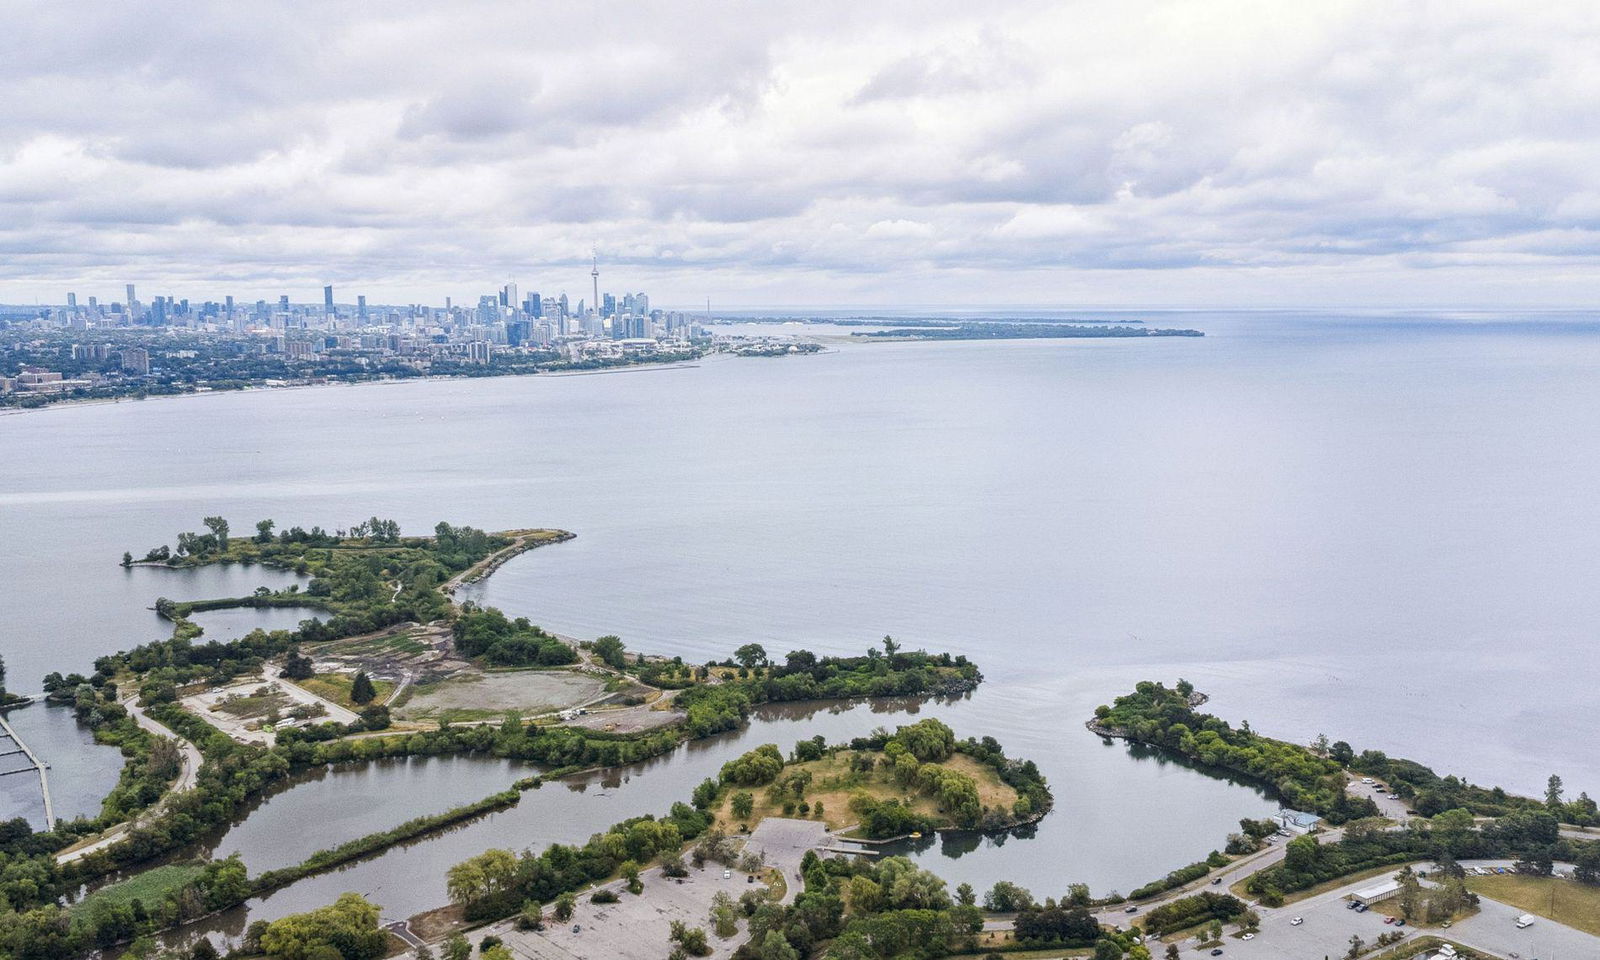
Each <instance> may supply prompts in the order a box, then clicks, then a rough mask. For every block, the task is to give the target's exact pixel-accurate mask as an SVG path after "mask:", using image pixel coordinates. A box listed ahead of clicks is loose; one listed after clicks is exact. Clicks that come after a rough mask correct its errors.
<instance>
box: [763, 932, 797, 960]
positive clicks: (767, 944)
mask: <svg viewBox="0 0 1600 960" xmlns="http://www.w3.org/2000/svg"><path fill="white" fill-rule="evenodd" d="M761 960H800V951H798V950H796V949H795V948H794V947H793V946H791V945H790V944H789V941H788V940H786V939H784V936H783V934H781V933H779V932H778V931H776V930H768V931H767V935H766V937H765V938H764V939H763V940H762V941H761Z"/></svg>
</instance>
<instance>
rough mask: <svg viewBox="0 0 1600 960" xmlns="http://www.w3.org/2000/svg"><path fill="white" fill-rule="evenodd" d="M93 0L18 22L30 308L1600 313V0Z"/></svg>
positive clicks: (19, 277)
mask: <svg viewBox="0 0 1600 960" xmlns="http://www.w3.org/2000/svg"><path fill="white" fill-rule="evenodd" d="M91 6H92V7H93V10H92V12H90V14H89V15H85V11H84V10H83V8H81V7H78V8H75V9H72V10H68V9H65V8H60V7H59V6H56V7H52V6H49V5H26V6H25V7H24V8H23V9H22V10H20V11H18V12H17V13H16V14H15V15H14V16H13V17H12V18H10V20H11V23H10V25H11V26H12V27H13V33H14V35H15V36H16V37H17V43H16V44H15V46H16V49H17V54H16V55H15V56H13V57H9V58H8V59H7V61H6V62H5V63H4V64H0V104H3V106H0V133H3V134H4V136H3V137H0V143H4V144H5V147H4V148H3V149H0V251H3V256H0V302H5V303H29V302H33V301H34V300H39V301H41V302H50V301H53V300H55V299H56V298H58V297H60V296H62V295H64V293H65V292H67V291H69V290H75V291H77V292H78V293H79V294H80V295H84V294H85V292H86V291H89V290H94V291H96V292H97V295H98V296H101V297H102V298H105V297H106V296H107V295H108V294H109V292H110V291H111V290H113V289H115V288H116V287H118V286H120V285H122V284H124V283H126V282H128V280H129V279H133V280H135V282H138V283H141V284H143V285H146V286H149V287H151V288H152V289H153V288H156V287H159V288H162V289H164V290H170V291H171V292H172V293H174V294H176V295H178V296H190V297H194V296H197V295H204V294H205V293H206V292H207V291H212V290H226V291H229V292H232V293H234V294H235V295H237V296H239V297H240V298H241V299H255V298H259V297H270V296H275V295H277V294H278V293H281V292H282V291H284V290H289V291H295V293H294V296H296V297H300V296H304V295H305V294H304V293H302V292H299V291H306V290H315V289H316V288H318V287H320V286H322V285H324V284H328V283H332V284H333V285H335V286H336V287H342V288H357V287H359V288H361V289H362V290H364V291H365V292H366V293H367V294H368V296H369V298H370V299H373V300H385V301H390V302H401V303H404V302H438V301H441V300H442V299H443V297H444V296H446V295H457V296H460V295H463V294H464V293H465V290H463V285H467V286H481V287H483V288H490V289H492V288H496V287H498V286H500V285H501V284H504V283H505V282H507V280H509V279H517V278H521V279H522V282H527V280H528V278H530V277H531V276H535V275H537V276H538V277H539V278H540V279H539V282H540V283H541V284H544V285H545V286H550V287H552V288H556V289H560V288H564V289H566V290H567V291H568V292H569V293H570V294H572V295H574V296H578V295H581V294H580V291H585V290H589V292H590V293H591V296H592V284H591V283H590V282H589V278H588V277H587V276H585V274H586V273H587V272H588V271H589V270H590V269H591V266H590V257H591V255H592V254H598V256H599V258H600V259H601V260H602V261H604V262H606V263H607V264H609V265H611V266H610V267H608V270H609V271H610V272H611V274H612V275H616V276H626V277H628V278H629V279H628V286H629V287H631V288H642V289H650V290H653V291H656V293H657V295H658V297H659V298H660V300H661V302H663V303H672V304H677V305H684V306H687V305H690V304H697V303H700V302H702V301H703V300H704V299H705V298H706V297H710V298H712V299H713V300H714V301H715V302H717V303H722V304H728V305H732V306H742V307H762V306H795V307H804V306H815V305H823V304H829V305H847V304H859V305H863V306H873V305H888V304H902V303H915V304H920V305H930V306H931V305H948V306H952V307H960V306H977V305H983V304H996V303H999V304H1006V305H1012V306H1019V307H1020V306H1059V307H1081V306H1118V305H1125V306H1149V305H1169V306H1194V307H1204V306H1316V305H1345V304H1350V305H1362V304H1372V305H1397V306H1425V305H1442V306H1456V305H1479V306H1495V305H1521V304H1534V305H1537V304H1550V305H1575V304H1583V303H1588V302H1592V301H1593V299H1594V298H1595V297H1597V296H1600V276H1597V271H1595V270H1594V269H1593V266H1594V263H1595V257H1596V254H1597V252H1600V247H1597V245H1596V242H1595V238H1596V219H1595V214H1596V211H1597V209H1600V207H1597V205H1596V199H1595V198H1596V197H1600V172H1596V171H1595V170H1594V169H1593V165H1592V164H1591V163H1590V162H1589V158H1590V157H1592V156H1593V155H1594V153H1595V150H1596V147H1597V146H1600V144H1597V142H1596V141H1597V140H1600V130H1597V129H1596V128H1595V126H1594V124H1593V123H1592V122H1591V115H1592V106H1591V105H1592V103H1593V101H1594V98H1595V94H1596V93H1597V92H1600V90H1597V87H1596V84H1597V81H1596V79H1595V77H1594V74H1593V71H1592V70H1590V69H1589V68H1588V66H1587V65H1588V63H1589V62H1590V59H1591V58H1590V57H1589V55H1588V53H1587V51H1588V50H1590V49H1592V46H1593V44H1594V43H1595V42H1596V41H1597V40H1600V11H1597V10H1596V9H1595V8H1594V7H1593V6H1592V5H1588V4H1583V3H1577V2H1557V3H1553V4H1548V5H1545V6H1544V7H1542V8H1541V10H1540V13H1539V15H1538V16H1537V17H1534V16H1530V15H1528V14H1527V13H1526V12H1524V11H1523V10H1522V9H1521V8H1519V7H1517V6H1515V5H1513V4H1510V3H1508V2H1479V3H1468V4H1452V5H1448V6H1445V7H1437V8H1435V7H1428V8H1421V7H1406V6H1402V7H1394V6H1392V5H1381V4H1375V3H1341V4H1328V5H1321V6H1317V7H1294V8H1290V7H1285V6H1284V5H1282V4H1270V3H1259V2H1245V0H1217V2H1211V3H1192V2H1176V0H1150V2H1144V3H1135V4H1131V5H1116V6H1115V7H1114V8H1113V7H1107V6H1100V5H1093V4H1048V3H1028V2H1016V3H1003V4H1001V5H999V6H997V7H993V8H989V7H986V8H984V9H982V10H979V11H974V10H973V9H971V8H970V6H969V5H961V4H947V3H928V4H918V5H916V7H915V9H914V10H912V9H911V8H907V7H904V6H900V5H892V4H891V5H884V6H874V5H868V6H862V5H850V4H842V3H840V4H832V3H824V4H822V5H820V6H818V5H811V6H808V7H807V9H806V10H804V11H800V10H780V9H762V10H759V11H754V10H751V9H749V8H746V7H740V6H733V5H727V4H720V3H703V4H699V5H697V6H695V7H693V8H687V9H686V8H684V7H680V6H674V7H673V8H671V9H666V8H661V9H657V8H648V7H633V6H619V7H615V8H611V9H608V10H604V11H600V12H599V13H598V14H597V13H596V12H594V11H590V10H584V9H570V10H569V9H544V8H528V7H523V6H519V5H509V4H497V3H491V2H485V0H480V2H469V3H466V4H464V5H462V6H460V7H459V8H456V9H453V10H452V11H451V12H449V13H448V14H445V13H442V12H440V11H438V10H435V9H433V8H429V7H426V6H407V5H393V6H389V7H385V8H382V9H379V10H373V9H371V8H365V9H360V8H351V7H337V6H335V7H328V6H326V5H320V6H319V5H297V4H288V5H273V6H272V7H271V8H270V9H260V10H248V11H241V10H239V9H238V8H237V6H236V5H229V4H198V5H186V6H184V7H183V8H182V9H181V11H180V9H179V8H177V7H162V6H160V5H159V4H158V5H157V6H156V7H154V8H145V9H141V10H139V11H133V10H128V9H125V8H122V7H118V6H117V5H114V4H93V3H92V4H91ZM597 17H598V20H599V22H601V23H603V25H604V29H602V30H596V29H594V28H595V25H596V19H597ZM488 24H492V25H493V29H490V30H485V29H484V27H485V25H488ZM308 36H316V37H318V38H319V40H318V44H316V45H314V46H316V47H318V48H320V49H321V50H323V51H324V53H320V54H314V53H313V52H312V50H311V46H308V45H307V44H306V42H305V40H306V37H308ZM401 63H403V64H405V68H404V69H403V70H402V69H395V68H394V65H395V64H401ZM552 281H555V282H552Z"/></svg>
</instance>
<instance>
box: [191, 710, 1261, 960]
mask: <svg viewBox="0 0 1600 960" xmlns="http://www.w3.org/2000/svg"><path fill="white" fill-rule="evenodd" d="M981 699H982V697H981V694H980V695H975V696H974V697H972V698H970V699H963V700H960V701H954V702H932V703H930V702H918V701H892V702H884V703H865V702H854V703H833V704H825V705H818V704H791V705H783V706H771V707H765V708H762V709H760V710H759V711H758V712H757V713H756V715H755V716H754V717H753V718H752V720H751V723H750V726H749V728H748V729H746V730H741V731H737V732H732V733H728V734H723V735H721V736H717V737H713V738H710V739H707V740H701V741H696V742H693V743H688V744H684V745H682V746H680V747H679V748H678V749H677V750H675V751H674V752H673V753H671V754H669V755H666V756H662V757H657V758H655V759H652V760H649V761H646V762H643V763H638V764H632V765H629V766H627V767H623V768H620V769H617V770H608V771H604V772H600V773H593V774H585V775H581V776H576V777H569V778H566V779H564V780H561V781H553V782H550V783H547V784H545V785H544V786H543V787H542V788H540V789H538V790H534V791H529V792H527V793H524V794H523V795H522V801H521V802H520V803H519V804H518V805H517V806H516V807H513V808H510V809H507V810H502V811H498V812H496V813H493V814H490V815H488V816H485V817H482V818H479V819H477V820H474V821H472V822H470V823H467V824H464V825H461V826H457V827H453V828H451V829H449V830H447V831H445V832H443V833H440V834H435V835H430V836H429V837H426V838H424V839H421V840H418V841H416V842H413V843H410V844H406V845H403V846H400V847H395V848H391V849H389V850H387V851H385V852H384V853H383V854H381V855H379V856H377V857H374V858H372V859H370V860H365V861H361V862H358V863H353V864H350V865H347V866H345V867H343V868H341V869H338V870H335V871H332V872H330V873H326V874H321V875H318V876H314V877H309V878H307V879H305V880H302V881H300V882H298V883H295V884H293V885H291V886H289V887H285V888H283V889H282V890H279V891H276V892H274V893H272V894H271V895H269V896H267V897H264V898H262V899H259V900H255V901H251V902H250V903H248V904H246V905H244V907H242V908H240V909H238V910H232V911H229V912H228V913H226V914H224V915H222V916H219V917H213V918H208V919H207V920H206V921H205V922H204V923H202V924H198V925H195V926H193V927H190V928H187V929H185V930H183V931H180V932H178V933H176V934H174V935H172V936H171V937H169V939H168V943H169V944H170V945H172V946H182V945H187V944H188V943H190V942H192V940H193V938H194V937H195V936H197V935H198V934H200V933H207V934H212V935H218V936H220V937H226V938H229V939H232V938H236V937H237V936H238V935H239V933H240V932H242V931H243V929H244V925H245V924H246V923H247V922H248V921H251V920H271V919H274V918H277V917H280V916H283V915H285V914H289V913H297V912H300V911H303V910H307V909H311V908H313V907H316V906H319V905H321V904H324V903H328V902H331V901H332V900H333V899H335V898H337V897H338V895H339V894H340V893H343V892H345V891H347V890H356V891H359V892H361V893H362V894H364V895H366V896H367V897H368V898H369V899H371V900H372V901H373V902H375V903H378V904H380V905H381V906H382V907H383V911H384V916H385V917H386V918H390V919H399V918H402V917H406V916H410V915H412V914H414V913H418V912H420V911H423V910H427V909H430V908H432V907H436V906H440V905H442V904H444V903H445V902H447V893H446V888H445V871H446V870H448V869H449V868H450V867H451V866H453V865H454V864H456V863H459V862H460V861H462V860H465V859H466V858H467V857H470V856H472V855H474V854H476V853H480V852H482V851H483V850H486V849H488V848H490V847H506V848H510V849H513V850H522V849H528V848H531V849H533V850H540V849H543V848H544V847H546V846H548V845H549V844H551V843H582V842H583V841H585V840H587V839H588V838H589V836H590V835H591V834H593V833H595V832H597V831H599V830H603V829H605V828H606V827H608V826H610V825H611V824H613V823H617V822H618V821H621V820H625V819H627V818H629V817H635V816H640V815H642V814H661V813H665V812H666V809H667V807H668V806H670V805H671V803H672V802H673V801H674V800H680V799H681V800H687V799H688V797H689V794H690V792H691V791H692V790H693V789H694V787H695V785H696V784H697V783H699V782H700V781H701V780H704V779H706V778H707V777H715V776H716V775H717V771H718V770H720V769H721V767H722V765H723V764H724V763H726V762H727V761H729V760H731V759H733V758H734V757H737V756H738V755H739V754H741V753H743V752H744V751H746V750H749V749H751V748H753V747H754V746H756V745H758V744H761V743H767V742H770V743H776V744H779V745H780V746H782V747H783V748H784V749H785V751H787V750H788V749H789V747H790V746H792V744H793V743H794V742H795V741H797V740H800V739H802V738H805V737H810V736H814V735H816V734H822V735H823V736H825V737H827V738H828V739H829V740H830V741H835V742H837V741H842V740H847V739H849V738H850V737H852V736H856V735H859V734H861V733H864V732H866V731H867V730H870V729H871V728H872V727H874V726H878V725H880V724H881V725H887V726H894V725H895V724H898V723H907V722H912V721H913V720H915V719H918V718H920V717H924V716H936V717H939V718H941V719H943V720H944V721H945V722H947V723H949V724H951V725H952V726H954V727H955V728H956V730H957V732H958V733H960V734H976V733H978V731H980V730H982V729H986V728H984V727H983V726H982V725H981V723H980V722H976V721H977V720H978V718H979V717H981V716H982V713H981V712H980V710H981V708H980V707H979V703H978V702H979V701H980V700H981ZM1075 726H1076V725H1075ZM1077 729H1078V731H1079V732H1082V728H1081V727H1078V728H1077ZM1077 739H1080V740H1081V741H1082V742H1081V744H1079V746H1082V747H1083V748H1084V749H1083V750H1081V751H1079V750H1074V751H1073V753H1074V756H1075V762H1074V764H1073V770H1072V771H1070V773H1069V772H1067V771H1062V770H1059V769H1056V770H1051V776H1052V786H1053V788H1054V791H1055V794H1056V807H1055V809H1054V810H1053V811H1052V812H1051V814H1050V815H1049V816H1047V817H1045V818H1044V819H1043V820H1042V821H1040V822H1039V823H1038V824H1037V825H1036V826H1035V827H1033V828H1031V829H1029V830H1028V831H1027V832H1026V835H1025V837H1009V836H1005V835H1000V836H988V837H985V836H979V835H967V836H952V837H947V838H944V839H942V840H940V841H929V842H927V843H924V844H919V845H918V846H917V847H915V848H907V849H903V850H900V851H897V852H900V853H902V854H904V855H909V856H911V857H913V858H914V859H916V860H918V861H919V862H921V863H922V864H923V865H925V866H927V867H929V868H930V869H933V870H935V871H937V872H938V873H939V874H940V875H941V876H943V877H945V878H946V879H947V880H948V881H949V882H950V884H951V885H952V887H953V886H954V885H955V884H957V883H960V882H962V881H964V880H965V881H969V882H971V883H972V884H973V885H974V886H975V887H980V888H986V887H988V886H989V885H990V884H992V883H994V881H995V880H999V879H1011V880H1014V881H1016V882H1018V883H1021V884H1023V885H1024V886H1027V887H1029V888H1031V889H1034V890H1037V891H1039V892H1040V895H1041V896H1045V895H1050V896H1057V895H1060V894H1063V893H1065V892H1066V888H1067V885H1068V884H1069V883H1071V882H1074V881H1079V880H1081V881H1084V882H1087V883H1089V884H1090V885H1091V886H1092V887H1093V888H1094V889H1096V890H1097V891H1100V892H1102V893H1105V892H1110V891H1111V890H1113V889H1121V890H1124V891H1126V890H1128V889H1131V888H1132V887H1134V886H1137V885H1138V884H1140V883H1143V882H1144V881H1146V880H1150V879H1154V878H1155V877H1158V876H1160V875H1162V874H1164V873H1166V872H1167V871H1168V870H1169V869H1171V868H1173V867H1175V866H1181V865H1182V864H1183V863H1188V862H1190V861H1193V860H1197V859H1200V858H1202V857H1204V856H1205V855H1206V853H1207V852H1209V851H1210V850H1212V849H1214V848H1216V847H1217V846H1219V845H1220V844H1221V841H1222V839H1223V838H1224V837H1226V835H1227V834H1228V833H1229V832H1231V831H1234V830H1237V829H1238V821H1239V818H1241V817H1246V816H1249V817H1261V816H1266V815H1267V814H1269V813H1271V812H1272V811H1274V810H1276V809H1278V806H1277V804H1275V803H1273V802H1271V801H1268V800H1267V799H1265V798H1264V797H1263V796H1262V795H1260V794H1259V793H1258V792H1257V791H1255V790H1254V789H1252V788H1249V787H1246V786H1243V785H1240V784H1236V783H1230V782H1228V781H1226V780H1223V779H1220V778H1217V777H1213V776H1210V775H1207V774H1205V773H1201V772H1198V771H1196V770H1193V769H1189V768H1187V767H1184V766H1182V765H1180V764H1176V763H1172V762H1170V761H1160V760H1156V759H1144V760H1133V759H1130V758H1129V752H1128V747H1126V746H1125V745H1123V744H1120V743H1118V744H1116V745H1113V746H1107V745H1106V744H1104V743H1103V742H1102V741H1101V740H1100V739H1099V738H1097V737H1092V736H1089V735H1088V734H1087V733H1083V734H1082V736H1081V737H1080V738H1077ZM1052 766H1053V764H1052ZM1047 769H1048V768H1047ZM529 771H530V768H528V767H525V766H522V765H519V764H515V763H512V762H509V761H503V760H495V759H488V758H476V757H455V758H426V759H411V760H406V761H395V762H387V763H381V764H376V765H373V766H371V767H366V768H362V767H351V768H343V769H334V770H331V771H328V770H318V771H315V772H313V773H309V774H305V775H302V776H300V777H298V778H296V779H295V781H294V782H293V783H292V784H290V785H288V787H287V789H284V790H282V791H279V792H276V793H275V794H274V795H273V796H272V797H270V798H268V799H267V800H266V801H265V802H264V803H262V804H260V805H259V806H258V808H257V809H255V810H253V811H251V812H250V813H249V814H248V816H246V817H245V818H244V819H243V821H242V822H241V823H240V824H239V825H237V826H234V827H233V828H231V829H229V830H226V831H223V832H222V833H221V835H220V836H218V837H215V838H212V839H210V840H208V841H207V842H206V843H204V844H203V845H201V847H200V848H199V849H197V850H194V851H186V852H185V853H186V854H203V855H213V856H225V855H227V854H229V853H233V852H238V853H239V854H240V855H241V857H242V858H243V860H244V862H245V864H246V866H248V867H249V869H250V872H251V873H257V872H260V871H262V870H270V869H274V868H276V867H283V866H288V865H291V864H294V863H298V862H300V861H301V860H303V859H304V858H305V857H306V856H307V855H308V854H310V853H312V852H314V851H315V850H317V849H320V848H323V847H331V846H334V845H336V844H338V843H339V842H341V841H343V840H348V839H350V838H351V837H354V836H359V835H361V834H363V833H366V832H370V831H372V830H376V829H383V828H386V827H389V826H393V825H395V824H398V823H400V822H401V821H403V820H405V819H408V818H410V817H413V816H417V815H419V814H421V813H426V812H432V811H437V810H442V809H447V808H449V807H451V806H455V805H459V804H461V803H465V802H467V801H470V800H476V799H478V798H479V797H483V796H486V795H488V794H490V793H493V792H494V791H496V790H501V789H504V788H505V787H506V786H508V785H509V784H510V783H511V782H512V781H513V780H515V779H516V778H517V777H519V776H524V775H526V774H527V773H528V772H529ZM1104 783H1115V784H1117V787H1116V788H1115V789H1114V790H1107V789H1104V788H1102V787H1099V786H1096V785H1097V784H1104ZM429 800H431V801H432V802H431V803H430V802H427V801H429ZM1046 892H1048V893H1046Z"/></svg>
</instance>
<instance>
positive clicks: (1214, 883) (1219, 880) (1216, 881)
mask: <svg viewBox="0 0 1600 960" xmlns="http://www.w3.org/2000/svg"><path fill="white" fill-rule="evenodd" d="M1221 882H1222V878H1221V877H1218V878H1217V879H1215V880H1213V881H1211V885H1212V886H1213V887H1214V886H1216V885H1217V884H1219V883H1221Z"/></svg>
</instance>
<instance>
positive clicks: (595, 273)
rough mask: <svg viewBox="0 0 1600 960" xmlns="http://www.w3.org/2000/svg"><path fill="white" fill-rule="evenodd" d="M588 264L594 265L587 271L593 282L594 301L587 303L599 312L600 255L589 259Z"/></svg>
mask: <svg viewBox="0 0 1600 960" xmlns="http://www.w3.org/2000/svg"><path fill="white" fill-rule="evenodd" d="M590 262H591V263H593V264H594V266H593V268H592V269H591V270H590V271H589V276H590V277H591V278H593V280H594V299H593V300H591V301H589V302H590V303H593V304H594V308H595V310H599V309H600V255H599V254H595V255H594V256H593V257H592V258H591V260H590ZM578 312H579V313H582V312H583V311H582V310H580V311H578Z"/></svg>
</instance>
